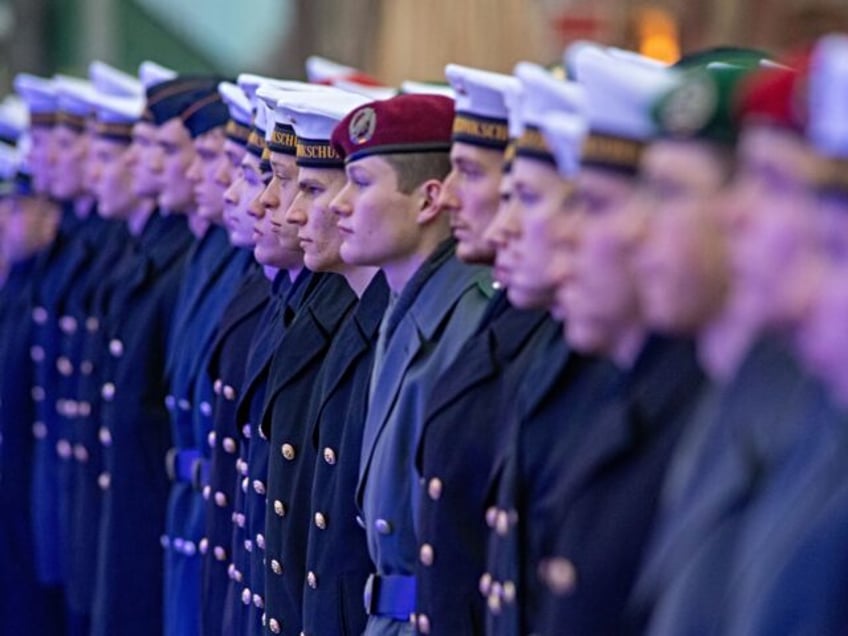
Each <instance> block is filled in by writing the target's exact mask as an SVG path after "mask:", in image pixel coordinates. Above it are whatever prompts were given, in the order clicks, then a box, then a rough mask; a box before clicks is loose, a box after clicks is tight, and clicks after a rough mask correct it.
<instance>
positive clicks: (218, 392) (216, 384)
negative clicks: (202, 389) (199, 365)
mask: <svg viewBox="0 0 848 636" xmlns="http://www.w3.org/2000/svg"><path fill="white" fill-rule="evenodd" d="M223 388H224V383H223V381H222V380H221V378H218V379H217V380H215V382H213V383H212V390H213V391H214V392H215V395H221V390H222V389H223Z"/></svg>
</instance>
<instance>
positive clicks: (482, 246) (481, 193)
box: [439, 142, 503, 264]
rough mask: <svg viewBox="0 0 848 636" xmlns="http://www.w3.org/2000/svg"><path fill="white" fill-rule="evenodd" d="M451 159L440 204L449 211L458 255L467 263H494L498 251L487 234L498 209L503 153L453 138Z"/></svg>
mask: <svg viewBox="0 0 848 636" xmlns="http://www.w3.org/2000/svg"><path fill="white" fill-rule="evenodd" d="M450 159H451V172H450V174H449V175H448V177H447V179H445V182H444V185H443V187H442V193H441V197H440V199H439V205H440V206H441V207H442V208H443V209H444V210H446V211H447V212H448V213H449V214H450V221H451V230H452V231H453V235H454V237H455V238H456V240H457V242H458V243H457V247H456V255H457V256H458V257H459V258H460V259H461V260H463V261H465V262H467V263H482V264H492V263H493V262H494V258H495V252H494V249H493V246H492V244H491V243H490V242H489V241H487V240H485V239H484V234H485V232H486V229H487V228H488V227H489V225H491V223H492V220H493V219H494V217H495V214H496V213H497V211H498V203H499V201H500V193H499V186H500V181H501V176H502V167H503V153H502V152H501V151H499V150H491V149H486V148H480V147H478V146H474V145H472V144H466V143H462V142H454V143H453V145H452V146H451V153H450Z"/></svg>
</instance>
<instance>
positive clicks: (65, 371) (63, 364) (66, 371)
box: [56, 356, 74, 378]
mask: <svg viewBox="0 0 848 636" xmlns="http://www.w3.org/2000/svg"><path fill="white" fill-rule="evenodd" d="M56 370H57V371H58V372H59V375H61V376H62V377H65V378H67V377H70V376H71V374H73V372H74V365H73V363H72V362H71V361H70V359H69V358H67V357H66V356H59V357H58V358H56Z"/></svg>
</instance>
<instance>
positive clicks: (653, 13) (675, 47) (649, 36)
mask: <svg viewBox="0 0 848 636" xmlns="http://www.w3.org/2000/svg"><path fill="white" fill-rule="evenodd" d="M636 25H637V26H636V29H637V33H638V36H637V37H638V39H639V52H640V53H641V54H642V55H646V56H648V57H651V58H654V59H656V60H659V61H661V62H667V63H669V64H672V63H674V62H676V61H677V60H678V59H679V58H680V36H679V33H678V29H677V21H676V20H675V19H674V17H672V15H671V14H670V13H669V12H668V11H665V10H664V9H659V8H656V7H643V8H641V9H639V10H638V12H637V16H636Z"/></svg>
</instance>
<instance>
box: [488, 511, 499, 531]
mask: <svg viewBox="0 0 848 636" xmlns="http://www.w3.org/2000/svg"><path fill="white" fill-rule="evenodd" d="M497 519H498V509H497V508H495V507H494V506H489V507H488V508H486V525H487V526H489V527H490V528H492V529H494V527H495V522H496V521H497Z"/></svg>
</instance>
